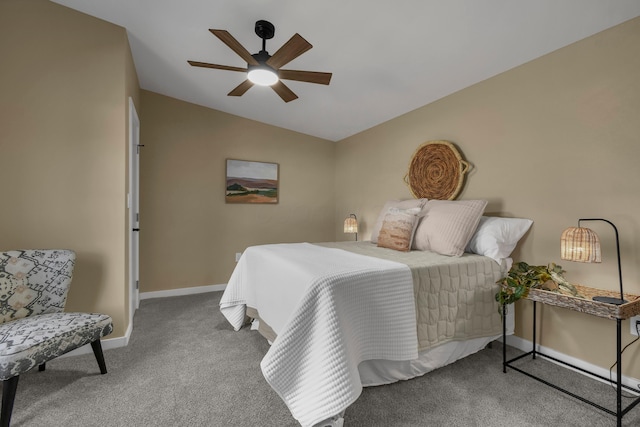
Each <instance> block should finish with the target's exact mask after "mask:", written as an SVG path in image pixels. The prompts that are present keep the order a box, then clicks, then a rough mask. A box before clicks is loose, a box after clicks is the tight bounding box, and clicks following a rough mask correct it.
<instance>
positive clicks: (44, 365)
mask: <svg viewBox="0 0 640 427" xmlns="http://www.w3.org/2000/svg"><path fill="white" fill-rule="evenodd" d="M46 368H47V364H46V362H45V363H43V364H42V365H40V366H38V371H40V372H42V371H44V370H45V369H46Z"/></svg>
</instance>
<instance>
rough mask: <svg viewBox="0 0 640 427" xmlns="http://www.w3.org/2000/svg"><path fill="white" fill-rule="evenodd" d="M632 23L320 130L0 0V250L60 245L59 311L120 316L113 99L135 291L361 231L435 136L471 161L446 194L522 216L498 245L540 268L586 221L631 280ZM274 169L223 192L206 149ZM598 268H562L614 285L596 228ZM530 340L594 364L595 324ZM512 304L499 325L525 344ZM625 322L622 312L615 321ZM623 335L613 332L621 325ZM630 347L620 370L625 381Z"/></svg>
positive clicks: (604, 347) (637, 90)
mask: <svg viewBox="0 0 640 427" xmlns="http://www.w3.org/2000/svg"><path fill="white" fill-rule="evenodd" d="M638 45H640V19H635V20H633V21H630V22H628V23H625V24H623V25H621V26H618V27H616V28H614V29H611V30H608V31H605V32H603V33H601V34H598V35H596V36H594V37H591V38H588V39H585V40H583V41H581V42H579V43H576V44H574V45H572V46H569V47H567V48H564V49H561V50H559V51H557V52H554V53H552V54H550V55H547V56H545V57H543V58H540V59H537V60H535V61H532V62H530V63H528V64H525V65H523V66H521V67H518V68H515V69H513V70H511V71H509V72H506V73H504V74H502V75H499V76H497V77H494V78H492V79H489V80H486V81H484V82H482V83H480V84H477V85H475V86H473V87H470V88H467V89H465V90H462V91H460V92H458V93H456V94H453V95H451V96H449V97H446V98H444V99H442V100H440V101H438V102H435V103H432V104H429V105H426V106H425V107H422V108H420V109H418V110H415V111H413V112H411V113H408V114H405V115H403V116H401V117H398V118H396V119H394V120H391V121H389V122H387V123H384V124H382V125H380V126H377V127H375V128H372V129H370V130H368V131H365V132H362V133H361V134H358V135H355V136H353V137H351V138H347V139H346V140H344V141H341V142H339V143H337V144H335V143H331V142H328V141H324V140H320V139H317V138H312V137H309V136H306V135H301V134H297V133H294V132H290V131H286V130H283V129H279V128H275V127H271V126H267V125H264V124H260V123H257V122H253V121H250V120H245V119H241V118H239V117H235V116H231V115H228V114H224V113H220V112H217V111H213V110H209V109H206V108H202V107H198V106H195V105H190V104H187V103H183V102H180V101H177V100H175V99H171V98H167V97H164V96H161V95H157V94H154V93H150V92H142V94H139V93H138V84H137V78H136V77H135V70H134V68H133V61H132V59H131V55H130V51H129V47H128V43H127V37H126V31H125V30H124V29H122V28H119V27H117V26H114V25H111V24H108V23H105V22H103V21H100V20H97V19H94V18H91V17H88V16H86V15H83V14H80V13H78V12H75V11H72V10H69V9H66V8H64V7H62V6H59V5H56V4H54V3H50V2H48V1H46V0H2V2H0V55H1V57H2V67H0V93H1V94H2V96H0V179H1V180H2V182H3V186H2V192H3V193H2V194H3V198H2V200H3V209H2V214H1V216H0V219H1V221H0V250H6V249H12V248H18V247H67V248H72V249H74V250H76V251H77V253H78V264H77V268H76V275H75V277H74V283H73V286H72V289H71V293H70V295H69V302H68V308H69V309H71V310H91V311H93V310H95V311H103V312H107V313H109V314H110V315H112V316H113V317H114V321H115V324H116V331H115V332H114V334H113V335H112V336H113V337H116V336H122V335H123V334H124V331H125V330H126V327H127V323H128V321H127V319H128V316H127V298H128V291H127V285H128V283H127V282H128V272H127V261H126V259H127V252H126V251H127V228H128V224H127V212H126V208H125V199H126V191H127V190H126V189H127V175H126V171H127V159H126V145H127V132H128V130H127V114H128V112H127V98H128V96H132V97H133V99H134V101H135V102H136V105H137V106H139V108H138V113H139V114H140V116H141V122H142V130H141V132H142V135H141V137H142V142H143V143H144V144H145V145H146V147H145V149H144V153H143V156H142V160H141V161H142V164H141V167H142V170H141V173H142V176H141V179H142V184H141V185H142V187H141V193H142V194H141V197H142V199H141V203H142V206H141V215H142V221H143V222H142V224H143V225H142V228H143V231H142V234H141V280H142V283H141V287H142V289H141V290H142V291H154V290H165V289H174V288H179V287H191V286H202V285H209V284H221V283H225V282H226V281H227V279H228V277H229V275H230V273H231V271H232V269H233V266H234V259H233V257H234V253H235V252H240V251H242V250H244V248H246V247H247V246H249V245H254V244H261V243H272V242H288V241H291V242H293V241H304V240H306V241H323V240H334V239H337V240H343V239H346V238H347V237H346V236H345V235H344V234H343V233H342V231H341V226H342V221H343V219H344V217H345V216H346V215H347V214H348V213H350V212H355V213H356V214H357V215H358V217H359V219H360V220H361V222H360V225H361V235H362V237H364V238H367V237H368V236H369V235H370V231H371V225H372V223H373V221H374V220H375V217H376V215H377V213H378V210H379V209H380V208H381V206H382V204H383V203H384V201H385V200H387V199H390V198H409V197H411V195H410V192H409V190H408V188H407V187H406V185H405V184H404V183H403V181H402V177H403V176H404V174H405V173H406V171H407V165H408V163H409V160H410V158H411V155H412V154H413V152H414V150H415V149H416V148H417V147H418V146H419V145H420V144H421V143H423V142H425V141H427V140H432V139H447V140H450V141H453V142H455V143H456V144H457V145H458V147H459V148H460V149H461V151H462V152H463V154H464V155H465V157H466V158H467V160H469V161H470V162H471V163H472V164H473V165H474V169H473V170H472V171H471V173H470V174H469V175H468V180H467V183H466V186H465V189H464V191H463V193H462V194H461V196H460V198H466V199H470V198H484V199H487V200H489V202H490V203H489V206H488V209H487V211H488V212H492V213H497V214H501V215H508V216H519V217H529V218H531V219H533V220H534V221H535V224H534V226H533V228H532V230H531V232H530V233H529V234H528V235H527V236H526V238H525V239H524V240H523V241H522V243H521V245H520V247H519V249H518V250H517V251H516V253H515V254H514V258H516V259H522V260H525V261H528V262H530V263H535V264H543V263H547V262H550V261H556V262H560V260H559V255H558V252H559V250H558V241H559V235H560V233H561V231H562V230H563V229H564V228H565V227H566V226H569V225H575V224H576V219H577V218H579V217H590V216H602V217H605V218H608V219H610V220H612V221H614V222H615V223H616V224H617V226H618V228H619V229H620V232H621V236H620V237H621V249H622V257H623V258H622V262H623V274H624V279H625V286H626V289H627V290H628V291H629V292H635V293H638V294H640V267H639V266H640V248H639V246H640V244H639V241H640V238H639V236H640V219H638V216H637V214H636V212H637V211H638V208H640V206H639V205H640V197H639V195H640V193H639V192H638V187H637V185H638V184H637V183H638V179H639V178H640V176H639V175H640V172H639V171H638V168H637V161H638V158H640V156H639V154H640V144H638V135H640V120H638V117H640V96H639V95H640V80H639V79H638V78H637V76H638V75H640V57H639V56H638V55H637V46H638ZM226 158H237V159H246V160H257V161H269V162H277V163H279V164H280V167H281V169H280V179H281V187H280V189H281V201H280V203H279V204H278V205H275V206H256V205H226V204H225V203H224V198H223V188H224V172H225V171H224V159H226ZM591 225H592V227H593V228H594V229H596V231H598V232H599V234H600V236H601V238H602V240H603V245H604V246H603V251H604V257H605V262H604V263H603V264H602V265H579V264H574V263H567V262H562V263H561V264H562V265H563V266H564V267H565V269H566V270H567V276H568V277H569V279H570V280H572V281H574V282H580V283H583V284H586V285H591V286H597V287H602V288H608V289H615V288H616V286H617V283H616V269H615V257H614V255H613V252H612V251H613V246H612V240H613V235H612V231H611V229H610V228H607V226H606V225H605V224H597V223H593V224H591ZM542 311H543V313H544V315H543V323H542V334H543V335H542V344H543V345H547V346H549V347H551V348H553V349H555V350H557V351H561V352H564V353H567V354H570V355H573V356H575V357H578V358H580V359H583V360H585V361H588V362H591V363H595V364H597V365H600V366H603V367H607V368H608V367H609V366H610V365H611V363H612V362H613V360H614V357H615V356H614V352H613V348H614V346H615V341H614V329H613V323H612V322H610V321H605V320H599V319H594V318H592V317H590V316H585V315H580V314H576V313H573V312H571V311H567V310H561V309H551V308H549V307H544V308H543V309H542ZM530 313H531V312H530V306H529V305H528V303H522V304H519V305H518V318H517V321H518V329H517V333H518V334H519V335H520V336H523V337H525V338H530V332H529V330H530V316H529V315H530ZM624 326H625V331H626V330H628V322H625V323H624ZM623 339H624V341H625V342H628V341H630V340H631V337H630V336H629V335H628V334H626V333H625V335H624V338H623ZM639 352H640V350H638V349H637V348H634V347H631V348H630V349H629V350H627V353H625V363H627V362H630V368H628V369H627V368H626V369H625V373H627V374H628V375H632V376H634V377H636V378H640V362H637V361H636V362H635V363H634V362H633V359H634V358H635V359H638V353H639Z"/></svg>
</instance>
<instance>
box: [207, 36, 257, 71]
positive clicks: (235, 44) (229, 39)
mask: <svg viewBox="0 0 640 427" xmlns="http://www.w3.org/2000/svg"><path fill="white" fill-rule="evenodd" d="M209 31H211V33H212V34H213V35H214V36H216V37H217V38H219V39H220V40H221V41H222V43H224V44H226V45H227V46H229V47H230V48H231V50H233V51H234V52H235V53H237V54H238V55H239V56H240V58H242V59H244V60H245V61H246V62H247V63H248V64H250V65H258V64H259V63H258V61H256V59H255V58H254V57H253V56H251V54H250V53H249V51H248V50H247V49H245V48H244V46H242V45H241V44H240V42H239V41H238V40H236V39H235V38H234V37H233V36H232V35H231V34H229V32H228V31H226V30H211V29H210V30H209Z"/></svg>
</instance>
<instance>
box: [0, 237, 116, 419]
mask: <svg viewBox="0 0 640 427" xmlns="http://www.w3.org/2000/svg"><path fill="white" fill-rule="evenodd" d="M75 258H76V255H75V253H74V252H73V251H69V250H60V249H57V250H53V249H52V250H17V251H9V252H0V379H1V380H2V383H3V384H2V387H3V390H2V413H1V414H0V426H2V427H4V426H9V423H10V420H11V412H12V409H13V402H14V399H15V394H16V389H17V387H18V378H19V375H20V374H21V373H23V372H26V371H28V370H30V369H32V368H34V367H35V366H38V367H39V369H40V370H41V371H43V370H44V369H45V363H46V362H47V361H49V360H51V359H53V358H55V357H58V356H60V355H62V354H64V353H67V352H69V351H71V350H74V349H76V348H78V347H81V346H83V345H85V344H89V343H90V344H91V347H92V348H93V353H94V354H95V356H96V359H97V361H98V365H99V367H100V372H101V373H102V374H106V373H107V367H106V364H105V362H104V357H103V355H102V346H101V345H100V338H101V337H103V336H105V335H108V334H110V333H111V331H112V330H113V324H112V321H111V317H109V316H107V315H105V314H97V313H66V312H64V311H63V310H64V305H65V302H66V299H67V291H68V290H69V285H70V284H71V277H72V274H73V267H74V264H75Z"/></svg>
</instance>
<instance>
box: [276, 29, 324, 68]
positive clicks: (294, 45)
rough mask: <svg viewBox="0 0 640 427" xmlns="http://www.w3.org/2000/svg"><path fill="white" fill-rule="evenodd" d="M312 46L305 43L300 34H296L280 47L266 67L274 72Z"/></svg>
mask: <svg viewBox="0 0 640 427" xmlns="http://www.w3.org/2000/svg"><path fill="white" fill-rule="evenodd" d="M312 47H313V46H312V45H311V43H309V42H308V41H306V40H305V39H304V38H303V37H302V36H301V35H300V34H298V33H296V34H294V35H293V37H291V38H290V39H289V41H287V42H286V43H285V44H283V45H282V47H281V48H280V49H278V50H277V51H276V53H274V54H273V55H272V56H271V58H269V59H268V60H267V65H269V66H270V67H273V68H275V69H276V70H277V69H278V68H280V67H282V66H283V65H285V64H287V63H289V62H291V61H293V60H294V59H296V58H297V57H298V56H300V55H302V54H303V53H305V52H306V51H308V50H309V49H311V48H312Z"/></svg>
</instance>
